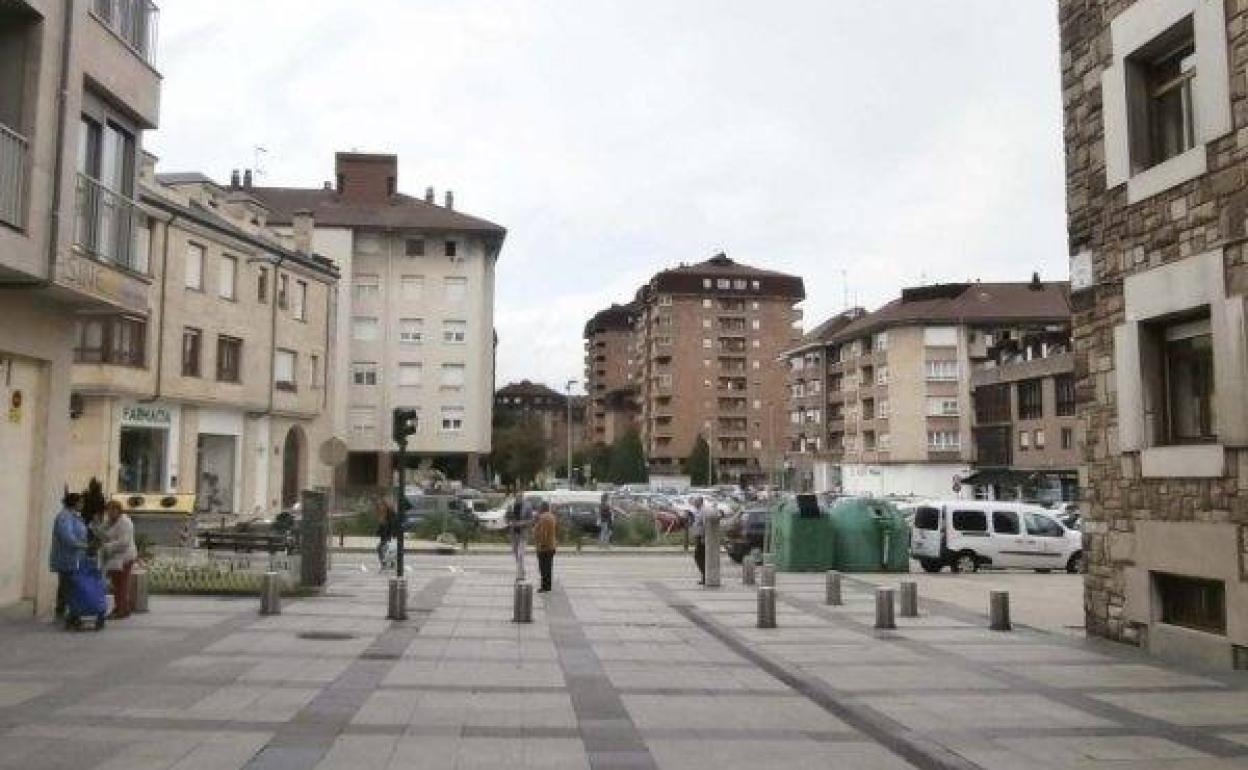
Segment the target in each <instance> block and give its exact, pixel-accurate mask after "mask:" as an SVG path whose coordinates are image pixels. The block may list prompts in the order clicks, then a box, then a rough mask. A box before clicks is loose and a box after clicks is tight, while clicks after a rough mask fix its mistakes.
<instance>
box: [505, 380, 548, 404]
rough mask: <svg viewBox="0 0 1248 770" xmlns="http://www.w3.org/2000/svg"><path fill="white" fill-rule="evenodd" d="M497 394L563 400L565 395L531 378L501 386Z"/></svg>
mask: <svg viewBox="0 0 1248 770" xmlns="http://www.w3.org/2000/svg"><path fill="white" fill-rule="evenodd" d="M494 395H495V396H524V397H527V398H533V397H534V396H545V397H546V398H554V399H558V400H560V401H562V400H563V399H564V398H565V396H564V395H563V394H562V393H560V392H558V391H557V390H554V389H553V388H549V387H547V386H545V385H543V384H542V383H540V382H532V381H530V380H521V381H520V382H509V383H507V384H506V385H504V386H503V387H501V388H499V389H498V390H497V391H495V393H494Z"/></svg>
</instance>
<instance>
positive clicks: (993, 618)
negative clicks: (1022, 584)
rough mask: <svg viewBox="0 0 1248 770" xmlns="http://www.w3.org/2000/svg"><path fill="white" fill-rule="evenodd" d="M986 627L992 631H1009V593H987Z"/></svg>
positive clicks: (1010, 628) (1011, 627)
mask: <svg viewBox="0 0 1248 770" xmlns="http://www.w3.org/2000/svg"><path fill="white" fill-rule="evenodd" d="M988 626H989V628H991V629H992V630H993V631H1010V630H1012V629H1013V628H1014V627H1013V626H1012V625H1011V624H1010V592H1009V591H989V592H988Z"/></svg>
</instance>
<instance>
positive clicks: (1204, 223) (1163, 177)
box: [1058, 0, 1248, 669]
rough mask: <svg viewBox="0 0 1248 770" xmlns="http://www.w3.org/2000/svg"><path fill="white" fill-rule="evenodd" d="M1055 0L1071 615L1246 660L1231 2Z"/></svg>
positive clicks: (1245, 490) (1242, 145) (1238, 110)
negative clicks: (1066, 293) (1072, 454)
mask: <svg viewBox="0 0 1248 770" xmlns="http://www.w3.org/2000/svg"><path fill="white" fill-rule="evenodd" d="M1058 8H1059V20H1060V25H1061V66H1062V101H1063V105H1064V106H1065V140H1066V158H1067V162H1066V199H1067V205H1066V209H1067V213H1068V220H1067V226H1068V237H1069V249H1070V257H1071V283H1072V290H1073V291H1074V295H1073V300H1074V306H1075V316H1074V345H1075V390H1076V394H1077V397H1078V409H1077V411H1078V419H1079V422H1080V423H1081V426H1082V428H1083V432H1084V442H1085V446H1084V448H1083V451H1082V453H1081V456H1082V459H1083V469H1082V477H1081V487H1083V491H1084V500H1083V504H1082V507H1083V509H1084V514H1085V515H1084V537H1085V548H1084V553H1085V554H1086V556H1087V563H1088V573H1087V577H1086V581H1085V599H1084V607H1085V612H1086V620H1087V628H1088V631H1089V633H1092V634H1097V635H1102V636H1106V637H1109V638H1111V639H1118V640H1121V641H1124V642H1129V643H1133V644H1138V645H1140V646H1141V647H1143V648H1145V649H1147V650H1150V651H1151V652H1153V653H1154V654H1156V655H1159V656H1163V657H1173V658H1179V659H1184V660H1188V661H1195V662H1200V663H1203V664H1206V665H1213V666H1217V667H1220V668H1239V669H1244V668H1248V320H1246V319H1248V249H1246V247H1245V244H1246V243H1248V226H1246V223H1248V81H1245V76H1244V71H1245V67H1246V66H1248V7H1246V6H1245V5H1244V4H1243V3H1229V2H1222V1H1221V0H1164V1H1163V0H1135V2H1125V1H1123V0H1115V1H1114V2H1109V0H1060V1H1059V3H1058Z"/></svg>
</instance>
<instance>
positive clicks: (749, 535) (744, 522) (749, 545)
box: [724, 505, 772, 564]
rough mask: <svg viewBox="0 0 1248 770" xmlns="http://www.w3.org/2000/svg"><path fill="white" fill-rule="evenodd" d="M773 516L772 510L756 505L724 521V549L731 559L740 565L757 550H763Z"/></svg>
mask: <svg viewBox="0 0 1248 770" xmlns="http://www.w3.org/2000/svg"><path fill="white" fill-rule="evenodd" d="M771 514H772V509H771V508H769V507H767V506H765V505H764V506H759V505H754V506H750V507H747V508H744V509H742V510H740V511H738V512H737V513H734V514H733V515H732V516H729V517H728V518H727V519H726V520H725V521H724V549H725V550H727V551H728V557H729V558H731V559H732V560H733V561H734V562H736V563H737V564H740V563H741V562H742V561H744V560H745V557H746V556H748V555H749V553H750V552H751V551H753V550H754V549H755V548H757V549H758V550H759V551H762V550H763V545H764V541H765V540H766V537H767V524H768V522H769V521H771Z"/></svg>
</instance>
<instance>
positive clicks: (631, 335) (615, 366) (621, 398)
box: [585, 303, 640, 444]
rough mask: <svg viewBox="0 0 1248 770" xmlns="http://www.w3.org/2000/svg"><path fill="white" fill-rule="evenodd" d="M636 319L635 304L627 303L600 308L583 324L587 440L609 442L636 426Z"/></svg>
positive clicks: (637, 409) (637, 410)
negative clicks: (587, 402)
mask: <svg viewBox="0 0 1248 770" xmlns="http://www.w3.org/2000/svg"><path fill="white" fill-rule="evenodd" d="M636 320H637V306H636V305H634V304H632V303H629V304H627V305H612V306H611V307H609V308H606V309H605V310H601V311H599V312H598V313H596V314H595V315H594V317H593V318H591V319H589V322H588V323H586V324H585V392H586V393H588V394H589V396H588V398H589V407H588V411H587V414H586V418H585V441H586V443H587V444H612V443H614V442H615V441H616V440H617V439H618V438H619V437H620V436H622V435H624V434H625V433H626V432H628V431H629V430H631V429H633V428H636V427H637V417H638V412H639V411H640V410H639V407H638V404H637V383H636V381H635V380H634V370H635V369H636V361H635V360H634V350H635V347H636V340H635V329H634V327H635V324H636Z"/></svg>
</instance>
